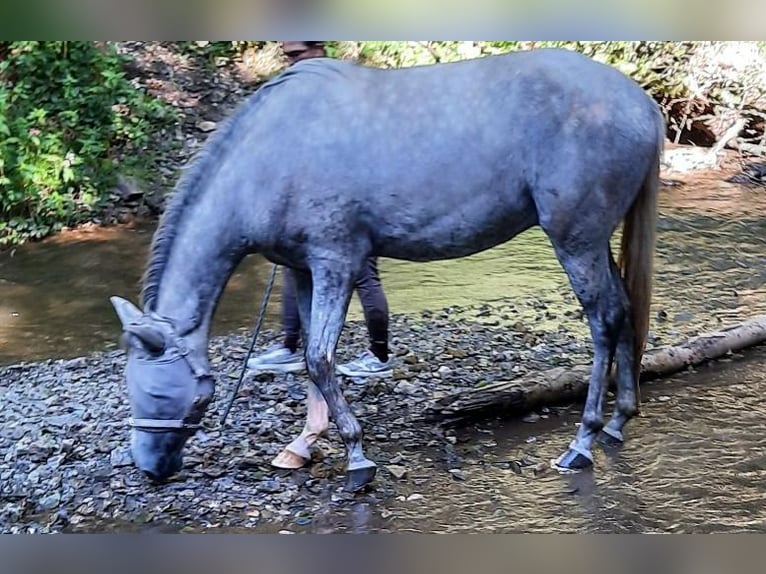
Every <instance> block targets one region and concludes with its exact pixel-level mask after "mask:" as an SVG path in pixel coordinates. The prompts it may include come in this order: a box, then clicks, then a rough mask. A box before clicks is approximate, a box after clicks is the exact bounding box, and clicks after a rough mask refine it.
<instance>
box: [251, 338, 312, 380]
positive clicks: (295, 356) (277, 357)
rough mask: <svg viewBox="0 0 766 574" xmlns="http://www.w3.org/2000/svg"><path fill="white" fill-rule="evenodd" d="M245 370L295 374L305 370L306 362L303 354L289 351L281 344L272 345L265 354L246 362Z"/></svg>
mask: <svg viewBox="0 0 766 574" xmlns="http://www.w3.org/2000/svg"><path fill="white" fill-rule="evenodd" d="M247 368H248V369H251V370H253V371H267V372H277V373H297V372H299V371H305V370H306V360H305V359H304V358H303V353H301V352H300V351H297V350H296V351H295V352H294V353H293V352H292V351H290V349H288V348H287V347H285V346H284V345H282V344H279V345H274V346H273V347H270V348H269V349H267V350H266V352H264V353H262V354H261V355H258V356H257V357H253V358H252V359H249V360H248V361H247Z"/></svg>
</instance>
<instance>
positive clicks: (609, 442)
mask: <svg viewBox="0 0 766 574" xmlns="http://www.w3.org/2000/svg"><path fill="white" fill-rule="evenodd" d="M596 440H597V441H598V444H600V445H601V446H603V447H605V448H618V447H621V446H622V443H623V442H624V439H623V437H622V433H621V432H620V431H609V430H607V429H606V427H604V428H603V429H601V432H600V433H598V436H597V437H596Z"/></svg>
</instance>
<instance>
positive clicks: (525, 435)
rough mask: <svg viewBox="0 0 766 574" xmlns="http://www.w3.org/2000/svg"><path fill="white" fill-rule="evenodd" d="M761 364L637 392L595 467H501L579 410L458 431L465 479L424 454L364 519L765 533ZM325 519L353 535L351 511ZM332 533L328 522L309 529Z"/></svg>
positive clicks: (484, 527)
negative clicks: (639, 403) (622, 426)
mask: <svg viewBox="0 0 766 574" xmlns="http://www.w3.org/2000/svg"><path fill="white" fill-rule="evenodd" d="M765 364H766V349H760V350H756V351H753V352H751V353H749V355H748V358H747V359H745V360H741V361H738V362H736V363H732V364H725V363H718V364H715V365H712V366H710V367H706V368H704V369H703V370H701V371H700V372H698V373H696V374H693V375H691V374H687V375H682V376H679V377H676V378H675V379H673V380H669V381H662V382H656V383H654V384H651V385H647V386H645V388H644V391H643V397H644V403H645V407H644V413H643V415H642V416H641V417H640V418H638V419H636V420H634V421H633V422H632V423H631V426H630V428H629V438H628V442H627V443H626V444H625V446H624V447H623V448H622V449H620V450H618V451H612V452H605V451H604V450H602V449H597V450H596V451H594V455H595V456H596V467H595V470H593V471H592V472H590V471H589V472H583V473H579V474H574V475H559V474H557V473H554V472H552V471H550V470H547V471H546V472H544V473H542V474H541V475H539V476H535V475H534V473H532V472H531V471H528V470H529V469H525V470H524V472H523V473H522V474H521V475H519V474H517V473H516V472H514V471H513V470H510V469H509V468H508V466H507V465H506V464H504V463H505V462H507V461H509V460H514V459H517V458H519V456H520V451H519V447H518V445H519V444H525V442H526V441H528V440H531V439H530V438H529V437H530V436H531V437H534V442H532V443H527V445H528V446H527V447H524V449H523V450H524V453H523V455H524V456H527V457H532V458H533V459H534V460H542V461H546V460H549V459H551V458H555V456H556V455H557V454H558V453H559V449H560V448H561V445H562V444H566V442H567V440H568V438H569V437H571V433H572V425H573V424H574V423H575V422H577V421H578V420H579V419H578V415H579V407H577V408H574V409H571V410H570V411H568V412H565V413H563V416H561V417H555V416H554V417H551V418H549V419H547V420H543V421H541V422H539V423H536V424H525V423H520V422H519V423H512V422H506V423H504V424H500V423H492V424H482V425H480V427H488V428H480V429H479V430H470V431H466V432H464V433H463V436H461V437H460V442H459V443H458V446H459V450H460V451H461V453H463V454H464V455H465V460H464V463H463V470H464V473H465V476H466V480H465V481H456V480H454V479H453V477H452V476H451V475H450V473H448V472H445V471H441V472H438V471H435V470H434V468H433V466H432V465H431V464H427V463H424V462H423V459H424V457H426V456H428V453H427V452H425V449H424V451H421V452H419V453H408V457H409V463H408V466H409V467H410V469H411V479H410V480H409V481H408V484H407V488H409V489H410V490H411V493H408V494H405V495H404V496H402V497H399V498H398V499H394V500H392V501H390V502H389V503H388V504H386V505H384V506H380V507H377V508H376V509H375V514H374V515H373V516H372V517H370V518H369V519H368V524H371V525H372V527H373V530H374V531H381V532H404V531H414V532H442V533H456V532H472V533H475V532H484V533H498V532H503V533H508V532H570V533H572V532H577V533H585V532H591V533H630V532H648V533H659V532H675V533H692V532H696V533H710V532H745V531H747V532H766V507H765V506H764V505H763V504H762V500H763V497H764V496H766V480H764V479H766V449H765V447H766V411H764V407H763V401H762V397H763V394H764V392H766V376H764V369H763V366H764V365H765ZM530 444H531V445H533V446H529V445H530ZM476 445H480V446H481V447H482V448H480V449H477V448H476ZM477 451H480V452H479V453H478V454H476V453H477ZM472 453H473V454H472ZM421 465H422V466H421ZM403 488H404V487H403ZM412 493H418V494H419V495H420V496H412ZM384 516H385V517H384ZM332 519H333V520H334V529H335V531H347V529H349V528H354V526H353V525H354V524H355V522H354V517H353V515H350V514H348V513H346V514H337V513H335V514H333V515H332ZM330 529H331V523H329V522H328V520H326V519H325V520H323V521H320V522H319V524H315V525H314V527H313V528H311V529H309V530H310V531H314V532H326V531H330Z"/></svg>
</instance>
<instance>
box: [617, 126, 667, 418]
mask: <svg viewBox="0 0 766 574" xmlns="http://www.w3.org/2000/svg"><path fill="white" fill-rule="evenodd" d="M658 115H659V114H658ZM664 125H665V124H664V120H663V119H662V117H661V116H660V118H659V125H658V130H657V131H658V138H657V146H656V152H655V156H654V158H653V159H652V164H651V167H650V168H649V171H648V172H647V174H646V177H645V179H644V182H643V184H642V186H641V190H640V191H639V193H638V196H637V197H636V199H635V200H634V201H633V205H632V206H631V207H630V209H629V210H628V212H627V214H626V215H625V219H624V223H623V230H622V243H621V245H620V256H619V267H620V270H621V271H622V277H623V281H624V283H625V289H626V291H627V295H628V300H629V302H630V313H629V318H630V321H631V323H632V326H633V334H634V347H633V377H634V383H633V384H634V388H635V391H636V405H637V406H638V405H639V404H640V395H639V377H640V375H641V359H642V358H643V354H644V348H645V347H646V339H647V335H648V333H649V311H650V306H651V300H652V278H653V275H654V249H655V235H656V228H657V193H658V189H659V181H660V175H659V172H660V162H661V160H662V153H663V148H664V144H665V128H664Z"/></svg>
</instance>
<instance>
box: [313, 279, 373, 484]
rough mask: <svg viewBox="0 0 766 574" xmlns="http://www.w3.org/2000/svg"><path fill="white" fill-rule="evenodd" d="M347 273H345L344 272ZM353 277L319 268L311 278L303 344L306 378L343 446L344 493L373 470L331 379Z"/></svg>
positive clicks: (358, 429) (356, 424)
mask: <svg viewBox="0 0 766 574" xmlns="http://www.w3.org/2000/svg"><path fill="white" fill-rule="evenodd" d="M346 271H349V270H346ZM354 277H356V274H354V273H351V272H346V273H343V272H341V271H338V270H336V269H326V268H320V269H318V270H315V271H314V274H313V291H312V303H311V329H310V331H309V334H308V340H307V344H306V365H307V367H308V371H309V376H310V377H311V379H312V380H313V381H314V383H316V385H317V387H318V388H319V390H320V391H321V393H322V395H323V396H324V398H325V401H327V405H328V407H329V410H330V413H331V414H332V418H333V421H334V422H335V424H336V425H337V427H338V432H339V433H340V436H341V438H342V439H343V442H344V444H345V446H346V455H347V460H348V464H347V467H346V472H347V474H346V485H345V488H346V490H347V491H351V492H355V491H357V490H360V489H362V488H363V487H364V486H366V485H367V484H369V483H370V482H371V481H372V480H373V479H374V478H375V473H376V470H377V466H376V465H375V463H374V462H372V461H371V460H369V459H368V458H367V457H365V456H364V451H363V449H362V427H361V426H360V425H359V422H358V421H357V420H356V417H355V416H354V415H353V413H352V412H351V409H350V408H349V406H348V403H347V402H346V399H345V397H344V396H343V393H342V392H341V389H340V386H339V384H338V379H337V378H336V376H335V349H336V347H337V345H338V340H339V339H340V335H341V331H342V330H343V323H344V321H345V318H346V311H347V309H348V304H349V301H350V300H351V292H352V289H353V278H354Z"/></svg>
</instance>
